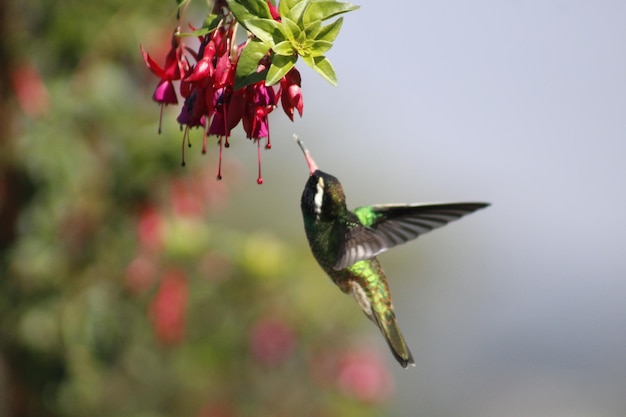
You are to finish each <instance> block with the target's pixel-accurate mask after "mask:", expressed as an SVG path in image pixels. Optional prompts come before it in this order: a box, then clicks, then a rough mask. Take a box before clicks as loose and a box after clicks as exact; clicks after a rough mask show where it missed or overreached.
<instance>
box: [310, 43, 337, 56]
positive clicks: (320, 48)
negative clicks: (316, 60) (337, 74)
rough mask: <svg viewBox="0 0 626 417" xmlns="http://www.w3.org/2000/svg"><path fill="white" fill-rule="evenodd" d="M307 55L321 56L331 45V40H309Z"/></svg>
mask: <svg viewBox="0 0 626 417" xmlns="http://www.w3.org/2000/svg"><path fill="white" fill-rule="evenodd" d="M307 46H308V49H309V51H310V52H309V55H311V56H312V57H316V56H322V55H324V54H325V53H326V52H328V51H329V50H330V48H332V47H333V43H332V42H328V41H310V43H308V45H307Z"/></svg>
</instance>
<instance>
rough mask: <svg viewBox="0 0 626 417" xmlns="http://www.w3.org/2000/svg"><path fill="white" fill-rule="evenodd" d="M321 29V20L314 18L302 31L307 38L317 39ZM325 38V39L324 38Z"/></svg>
mask: <svg viewBox="0 0 626 417" xmlns="http://www.w3.org/2000/svg"><path fill="white" fill-rule="evenodd" d="M321 29H322V21H321V20H316V21H315V22H313V23H311V24H309V25H308V26H307V27H305V28H304V33H305V35H306V38H307V39H317V37H318V34H319V33H320V30H321ZM324 40H327V39H324Z"/></svg>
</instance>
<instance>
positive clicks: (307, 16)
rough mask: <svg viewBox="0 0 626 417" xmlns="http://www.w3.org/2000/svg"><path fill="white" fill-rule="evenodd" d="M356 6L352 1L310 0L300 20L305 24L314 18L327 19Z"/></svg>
mask: <svg viewBox="0 0 626 417" xmlns="http://www.w3.org/2000/svg"><path fill="white" fill-rule="evenodd" d="M358 8H359V6H356V5H354V4H352V3H347V2H341V1H337V0H312V1H311V4H309V7H307V9H306V11H305V12H304V15H303V16H302V21H303V22H304V25H305V26H306V25H308V24H310V23H311V22H315V21H316V20H327V19H330V18H332V17H335V16H337V15H339V14H342V13H347V12H350V11H352V10H356V9H358Z"/></svg>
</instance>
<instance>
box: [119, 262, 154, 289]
mask: <svg viewBox="0 0 626 417" xmlns="http://www.w3.org/2000/svg"><path fill="white" fill-rule="evenodd" d="M155 275H156V265H155V264H154V261H153V260H152V259H151V258H150V257H149V256H146V255H145V254H140V255H137V256H136V257H135V258H134V259H133V260H132V261H131V262H130V263H129V264H128V266H127V267H126V271H125V278H126V287H127V288H128V289H129V290H130V291H131V292H132V293H134V294H142V293H144V292H145V291H146V290H148V288H150V286H152V283H153V282H154V278H155Z"/></svg>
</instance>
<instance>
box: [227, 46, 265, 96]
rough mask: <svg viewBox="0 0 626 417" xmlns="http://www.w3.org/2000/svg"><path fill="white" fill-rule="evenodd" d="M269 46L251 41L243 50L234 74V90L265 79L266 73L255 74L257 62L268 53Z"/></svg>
mask: <svg viewBox="0 0 626 417" xmlns="http://www.w3.org/2000/svg"><path fill="white" fill-rule="evenodd" d="M269 49H270V48H269V45H267V44H266V43H264V42H262V41H260V40H258V39H253V40H251V41H250V42H248V44H247V45H246V46H245V48H243V51H241V56H239V60H238V61H237V71H236V73H235V90H239V89H240V88H242V87H245V86H246V85H249V84H254V83H256V82H259V81H261V80H263V79H264V78H265V74H266V73H267V71H263V72H257V69H258V67H259V61H260V60H261V59H262V58H263V57H264V56H265V55H266V54H267V51H269Z"/></svg>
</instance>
